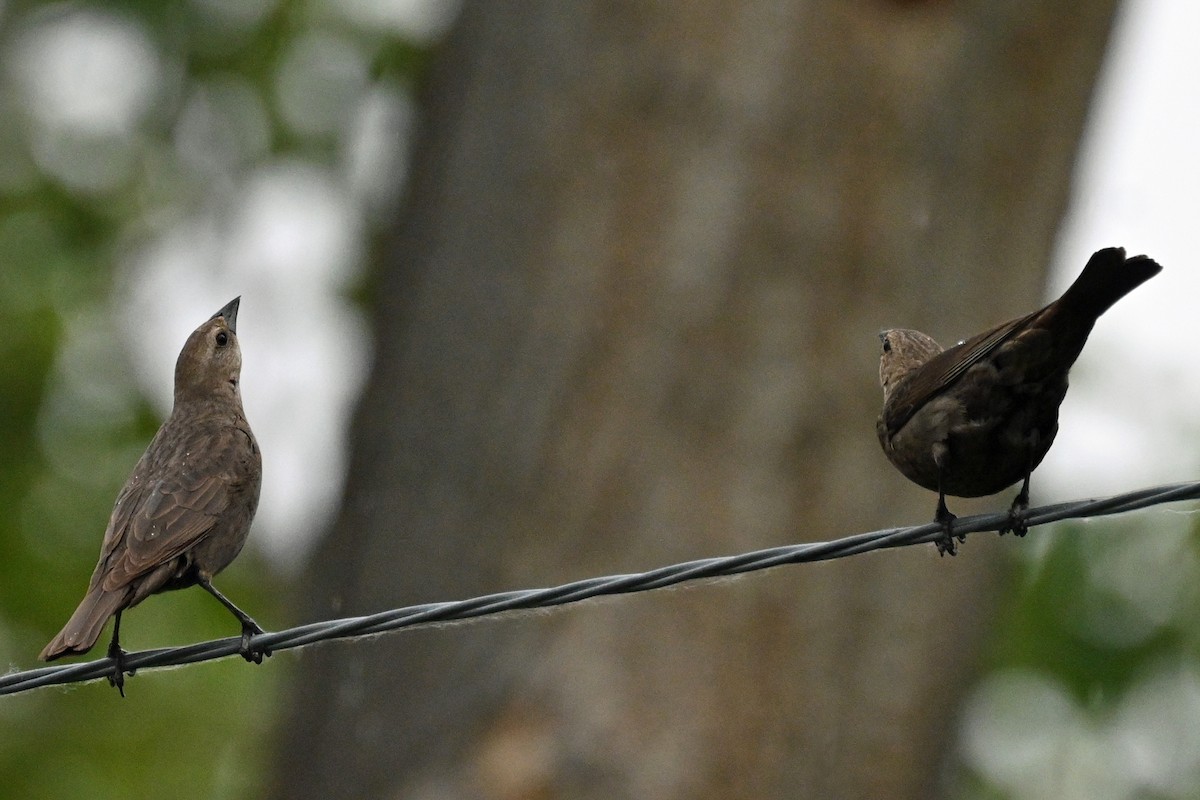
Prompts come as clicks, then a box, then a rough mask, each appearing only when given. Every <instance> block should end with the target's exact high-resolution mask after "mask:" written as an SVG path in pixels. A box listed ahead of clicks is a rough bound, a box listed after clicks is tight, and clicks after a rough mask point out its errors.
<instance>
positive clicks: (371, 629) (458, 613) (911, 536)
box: [0, 481, 1200, 695]
mask: <svg viewBox="0 0 1200 800" xmlns="http://www.w3.org/2000/svg"><path fill="white" fill-rule="evenodd" d="M1197 498H1200V481H1197V482H1193V483H1178V484H1170V485H1166V486H1156V487H1153V488H1149V489H1139V490H1137V491H1133V492H1127V493H1125V494H1119V495H1114V496H1112V497H1106V498H1098V499H1090V500H1077V501H1073V502H1068V503H1057V504H1054V505H1049V506H1041V507H1038V508H1030V509H1028V510H1027V511H1026V512H1025V520H1026V522H1027V524H1028V527H1030V528H1033V527H1035V526H1038V525H1046V524H1048V523H1051V522H1058V521H1060V520H1066V519H1085V518H1089V517H1100V516H1108V515H1111V514H1121V513H1124V512H1126V511H1134V510H1137V509H1142V508H1148V507H1150V506H1155V505H1159V504H1162V503H1170V502H1175V501H1179V500H1195V499H1197ZM1010 522H1011V520H1010V519H1009V515H1008V514H1007V513H1003V514H978V515H975V516H970V517H960V518H958V519H957V520H955V521H954V523H953V531H952V532H953V534H954V535H955V536H960V535H966V534H969V533H980V532H984V531H999V530H1002V529H1003V528H1005V527H1006V525H1007V524H1009V523H1010ZM942 533H943V530H942V526H941V525H939V524H938V523H936V522H930V523H926V524H924V525H913V526H909V527H903V528H886V529H883V530H878V531H872V532H870V533H859V534H855V535H853V536H847V537H845V538H843V539H835V540H833V541H829V542H810V543H806V544H793V545H786V546H783V547H771V548H767V549H765V550H755V551H753V552H750V553H742V554H739V555H733V556H724V557H721V558H703V559H699V560H696V561H687V562H684V563H681V564H673V565H671V566H667V567H659V568H658V569H652V570H649V571H648V572H641V573H634V574H628V575H609V576H606V577H600V578H585V579H583V580H578V581H573V582H571V583H565V584H562V585H561V586H552V587H549V588H544V589H528V590H523V591H510V592H499V593H496V594H489V595H483V596H482V597H474V598H471V599H468V600H458V601H454V602H443V603H425V604H422V605H415V606H407V607H404V608H395V609H391V610H388V611H381V612H379V613H377V614H370V615H367V616H361V617H345V618H342V619H332V620H325V621H322V622H312V623H309V624H307V625H300V626H297V627H294V628H288V629H286V630H282V631H276V632H274V633H265V634H261V635H258V636H255V637H254V638H253V640H252V642H251V646H252V647H253V648H255V649H262V648H266V649H269V650H271V651H272V652H279V651H281V650H291V649H293V648H296V647H307V646H308V645H311V644H316V643H318V642H327V641H331V640H336V639H353V638H357V637H360V636H373V635H376V634H380V633H385V632H388V631H395V630H400V629H402V628H412V627H416V626H420V625H432V624H435V623H440V622H452V621H459V620H467V619H476V618H479V617H486V616H491V615H494V614H501V613H504V612H509V611H522V610H531V609H539V608H554V607H557V606H562V605H567V604H570V603H578V602H580V601H581V600H587V599H589V598H594V597H603V596H607V595H618V594H633V593H635V592H646V591H651V590H653V589H662V588H665V587H668V586H676V585H678V584H681V583H686V582H689V581H698V580H704V579H708V578H720V577H728V576H732V575H741V574H743V573H747V572H755V571H758V570H764V569H771V568H773V567H779V566H783V565H784V564H802V563H807V562H812V561H828V560H831V559H835V558H845V557H846V556H853V555H859V554H861V553H868V552H871V551H873V550H881V549H885V548H893V547H907V546H909V545H914V544H924V543H928V542H932V541H934V540H935V539H937V538H939V537H940V536H941V535H942ZM240 646H241V637H239V636H233V637H229V638H225V639H214V640H212V641H207V642H199V643H196V644H191V645H185V646H182V647H168V648H159V649H156V650H142V651H139V652H136V653H129V654H128V655H127V656H126V657H125V666H126V669H127V670H135V669H136V670H145V669H153V668H162V667H172V666H180V665H183V664H195V663H199V662H202V661H212V660H214V659H218V658H226V657H228V656H232V655H235V654H237V653H238V652H239V648H240ZM112 669H113V662H112V659H110V658H101V659H97V660H95V661H88V662H85V663H81V664H70V665H63V666H52V667H41V668H39V669H31V670H26V671H24V672H13V673H10V674H8V675H4V676H2V677H0V695H2V694H17V693H19V692H26V691H29V690H31V689H38V688H42V687H46V686H54V685H59V684H68V683H82V682H84V681H92V680H96V679H98V678H107V677H108V676H109V675H111V674H112Z"/></svg>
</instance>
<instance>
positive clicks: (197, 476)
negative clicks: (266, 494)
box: [39, 298, 270, 695]
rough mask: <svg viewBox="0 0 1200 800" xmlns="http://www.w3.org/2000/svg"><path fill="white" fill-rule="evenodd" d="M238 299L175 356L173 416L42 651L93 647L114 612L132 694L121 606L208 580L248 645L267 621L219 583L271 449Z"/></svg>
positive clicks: (257, 654) (119, 665) (116, 649)
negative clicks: (257, 411) (262, 443)
mask: <svg viewBox="0 0 1200 800" xmlns="http://www.w3.org/2000/svg"><path fill="white" fill-rule="evenodd" d="M240 300H241V298H236V299H234V300H233V301H232V302H230V303H229V304H228V305H226V306H225V307H224V308H222V309H221V310H220V311H218V312H217V313H216V314H214V315H213V316H212V317H211V318H210V319H209V320H208V321H206V322H205V323H204V324H203V325H201V326H200V327H199V328H197V329H196V330H195V331H193V332H192V335H191V336H189V337H188V340H187V343H186V344H184V346H183V350H182V352H180V354H179V360H178V361H176V363H175V402H174V407H173V408H172V409H171V415H170V416H169V417H167V420H166V422H164V423H163V425H162V427H161V428H159V429H158V433H157V434H155V436H154V440H153V441H151V442H150V446H149V447H148V448H146V452H145V453H144V454H143V455H142V457H141V459H140V460H139V461H138V463H137V466H136V467H134V469H133V474H132V475H130V476H129V480H128V481H126V482H125V486H124V488H122V489H121V492H120V494H118V495H117V501H116V504H115V505H114V506H113V511H112V516H111V517H110V518H109V521H108V530H106V531H105V533H104V544H103V545H102V546H101V548H100V561H99V563H97V564H96V569H95V571H94V572H93V573H92V579H91V582H90V583H89V585H88V590H87V594H86V595H85V596H84V598H83V601H82V602H81V603H80V604H79V607H78V608H77V609H76V610H75V613H74V614H72V615H71V619H70V620H69V621H68V622H67V624H66V626H65V627H64V628H63V629H62V631H61V632H60V633H59V634H58V635H57V636H55V637H54V639H52V640H51V641H50V643H49V644H47V645H46V648H45V649H44V650H42V653H41V655H40V656H39V657H40V658H41V659H42V660H43V661H51V660H53V659H55V658H58V657H60V656H64V655H72V654H78V653H86V652H87V651H88V650H90V649H91V648H92V646H93V645H94V644H95V643H96V640H97V639H98V638H100V632H101V631H102V630H103V629H104V624H105V623H106V622H107V621H108V619H109V617H112V616H115V617H116V620H115V622H114V624H113V637H112V642H111V643H110V644H109V648H108V655H109V657H110V658H112V659H113V675H112V677H110V678H109V681H110V682H111V683H112V684H113V685H114V686H116V687H117V688H118V689H120V690H121V694H122V695H123V694H124V693H125V692H124V675H125V669H124V663H123V657H124V651H123V650H121V646H120V642H119V634H120V627H121V612H122V611H124V610H125V609H127V608H130V607H132V606H135V605H137V604H138V603H140V602H141V601H142V600H144V599H146V597H148V596H149V595H152V594H155V593H157V592H164V591H167V590H170V589H183V588H185V587H188V586H193V585H196V584H199V585H200V586H202V587H204V589H205V590H207V591H208V592H209V593H210V594H212V595H213V596H214V597H215V598H217V600H219V601H220V602H221V603H222V604H223V605H224V606H225V607H226V608H228V609H229V610H230V612H232V613H233V615H234V616H235V617H237V619H238V621H239V622H240V623H241V626H242V649H241V653H242V655H243V657H244V658H246V659H247V660H248V661H254V662H255V663H260V662H261V661H262V658H263V656H264V655H270V652H269V651H265V650H263V649H261V648H258V649H256V648H252V647H251V646H250V638H251V636H253V635H254V634H259V633H262V632H263V630H262V628H260V627H259V626H258V624H257V623H256V622H255V621H254V620H253V619H251V618H250V617H249V616H248V615H246V614H245V612H243V611H242V610H241V609H239V608H238V607H237V606H235V605H234V604H233V603H232V602H230V601H229V600H228V599H227V598H226V597H225V596H224V595H222V594H221V593H220V592H218V591H217V590H216V589H215V588H214V587H213V585H212V578H213V576H214V575H216V574H217V573H218V572H220V571H221V570H222V569H224V568H225V567H226V566H228V565H229V563H230V562H231V561H233V559H234V558H235V557H236V556H237V554H238V553H239V552H240V551H241V549H242V545H243V544H245V542H246V535H247V534H248V533H249V531H250V522H251V520H252V519H253V518H254V511H255V509H256V508H257V507H258V493H259V488H260V486H261V484H262V457H261V455H260V453H259V450H258V443H257V442H256V441H255V439H254V434H253V433H251V432H250V425H249V423H247V422H246V416H245V414H244V413H243V412H242V396H241V390H240V389H239V388H238V384H239V380H240V375H241V369H242V354H241V349H240V348H239V347H238V341H237V312H238V304H239V302H240Z"/></svg>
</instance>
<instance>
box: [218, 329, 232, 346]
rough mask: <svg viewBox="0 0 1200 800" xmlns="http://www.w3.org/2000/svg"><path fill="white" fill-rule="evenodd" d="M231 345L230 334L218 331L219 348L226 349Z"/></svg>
mask: <svg viewBox="0 0 1200 800" xmlns="http://www.w3.org/2000/svg"><path fill="white" fill-rule="evenodd" d="M227 344H229V334H228V333H226V332H225V331H217V347H224V346H225V345H227Z"/></svg>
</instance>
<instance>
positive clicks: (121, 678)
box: [108, 639, 137, 697]
mask: <svg viewBox="0 0 1200 800" xmlns="http://www.w3.org/2000/svg"><path fill="white" fill-rule="evenodd" d="M126 655H128V654H127V653H126V652H125V651H124V650H122V649H121V645H119V644H117V640H116V639H113V640H112V642H110V643H109V645H108V657H109V658H111V659H112V662H113V671H112V674H110V675H109V676H108V685H109V686H115V687H116V689H117V691H118V692H120V693H121V697H124V696H125V675H126V674H128V675H130V676H131V677H132V675H133V673H134V672H136V671H137V670H132V669H130V670H127V669H125V656H126Z"/></svg>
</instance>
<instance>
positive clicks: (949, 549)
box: [933, 480, 967, 556]
mask: <svg viewBox="0 0 1200 800" xmlns="http://www.w3.org/2000/svg"><path fill="white" fill-rule="evenodd" d="M941 483H942V482H941V481H940V480H939V481H938V504H937V511H936V512H935V513H934V515H933V521H934V522H936V523H938V524H939V525H941V526H942V535H941V536H939V537H938V538H937V539H935V540H934V544H936V545H937V550H938V555H939V556H944V555H946V554H947V553H949V554H950V555H954V553H955V548H954V520H956V519H958V517H956V516H954V515H953V514H951V513H950V509H948V508H946V493H945V492H943V491H942V488H941ZM958 540H959V541H960V542H965V541H966V540H967V537H966V536H965V535H964V534H959V535H958Z"/></svg>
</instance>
